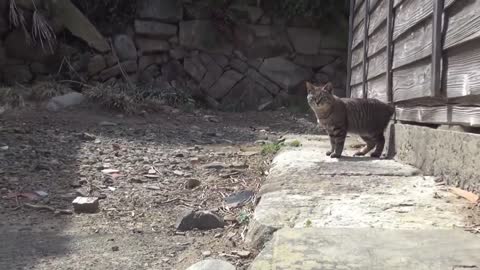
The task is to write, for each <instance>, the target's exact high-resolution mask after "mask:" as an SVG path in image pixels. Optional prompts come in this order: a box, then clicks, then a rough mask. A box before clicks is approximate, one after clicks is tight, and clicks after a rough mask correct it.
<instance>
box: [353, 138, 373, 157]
mask: <svg viewBox="0 0 480 270" xmlns="http://www.w3.org/2000/svg"><path fill="white" fill-rule="evenodd" d="M360 138H362V140H364V141H365V143H366V144H367V145H365V147H363V148H362V149H360V151H357V152H356V153H355V154H353V156H354V157H357V156H365V155H366V154H368V152H370V151H371V150H372V149H373V148H374V147H375V144H376V143H375V140H374V139H373V138H371V137H369V136H360Z"/></svg>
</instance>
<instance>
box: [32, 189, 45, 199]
mask: <svg viewBox="0 0 480 270" xmlns="http://www.w3.org/2000/svg"><path fill="white" fill-rule="evenodd" d="M34 193H35V194H37V195H38V196H40V197H42V198H45V197H48V193H47V192H45V191H42V190H37V191H35V192H34Z"/></svg>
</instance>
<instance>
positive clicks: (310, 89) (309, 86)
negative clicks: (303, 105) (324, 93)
mask: <svg viewBox="0 0 480 270" xmlns="http://www.w3.org/2000/svg"><path fill="white" fill-rule="evenodd" d="M305 85H306V86H307V92H308V93H309V94H310V93H314V92H315V85H313V84H312V83H311V82H306V83H305Z"/></svg>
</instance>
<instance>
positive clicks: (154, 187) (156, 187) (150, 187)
mask: <svg viewBox="0 0 480 270" xmlns="http://www.w3.org/2000/svg"><path fill="white" fill-rule="evenodd" d="M145 188H146V189H149V190H160V189H161V188H160V187H159V186H146V187H145Z"/></svg>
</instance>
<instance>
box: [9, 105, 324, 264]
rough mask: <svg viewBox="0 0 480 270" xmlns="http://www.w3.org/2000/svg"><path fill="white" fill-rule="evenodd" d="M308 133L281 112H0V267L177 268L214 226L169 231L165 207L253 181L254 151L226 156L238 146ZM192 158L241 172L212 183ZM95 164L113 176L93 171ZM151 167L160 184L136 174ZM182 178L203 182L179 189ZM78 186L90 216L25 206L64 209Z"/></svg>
mask: <svg viewBox="0 0 480 270" xmlns="http://www.w3.org/2000/svg"><path fill="white" fill-rule="evenodd" d="M314 131H315V128H314V125H313V124H312V122H311V121H310V119H309V120H306V119H304V118H303V119H302V118H299V117H298V116H294V115H292V114H291V113H288V112H285V111H279V112H265V113H245V114H216V115H215V116H206V115H205V112H198V113H196V114H185V113H180V112H169V113H163V114H158V115H157V114H155V115H148V116H146V117H135V118H124V117H118V116H117V115H115V114H110V113H105V112H98V111H96V110H90V111H88V110H85V109H83V110H75V111H68V112H63V113H58V114H52V113H48V112H43V111H42V112H38V111H37V112H34V111H29V112H22V113H15V114H8V115H3V116H1V118H0V147H1V150H0V198H1V200H0V206H1V209H0V243H2V244H1V245H0V269H98V268H104V269H129V268H131V267H141V268H143V269H149V268H150V267H152V269H153V268H154V267H162V268H156V269H174V268H171V266H172V265H183V264H182V262H183V263H184V264H186V263H188V256H189V255H188V254H186V253H188V252H186V251H188V250H189V249H194V250H195V249H197V250H196V252H198V248H201V247H202V246H204V245H205V243H206V242H205V241H207V242H208V241H210V242H215V241H217V240H215V239H216V238H217V237H216V236H214V234H216V235H218V234H219V233H220V234H221V233H222V231H220V232H218V231H214V232H212V235H211V237H210V238H208V239H206V240H205V241H200V240H191V239H189V238H188V236H189V234H187V235H176V234H175V233H174V230H172V223H174V221H175V220H174V219H175V216H176V215H177V213H178V212H179V211H180V210H182V209H184V208H185V207H190V208H191V207H193V208H201V209H212V208H215V207H217V208H218V207H219V206H220V205H221V201H219V200H220V199H221V196H213V195H212V194H217V195H218V194H220V193H221V194H225V193H229V192H232V190H235V189H236V188H237V187H239V188H252V189H254V188H258V181H259V179H260V178H261V177H259V176H258V175H256V174H255V170H260V169H261V166H260V165H261V164H256V165H254V164H255V163H262V162H261V160H262V158H261V157H258V158H250V157H247V156H246V157H238V155H236V154H234V153H236V152H238V151H239V150H242V149H240V148H242V147H245V146H247V147H251V148H252V149H254V148H255V147H256V146H255V145H254V142H255V141H256V140H258V139H262V140H264V139H267V140H268V139H271V138H272V137H278V136H280V135H282V134H284V133H311V132H314ZM255 149H257V150H258V147H257V148H255ZM230 150H231V151H230ZM242 151H243V150H242ZM247 151H248V149H247ZM197 159H198V162H199V163H200V164H204V163H208V162H213V161H223V162H234V161H236V160H240V161H245V162H247V163H249V162H250V164H252V165H251V166H250V167H252V168H253V169H252V170H251V171H246V172H236V171H235V170H233V169H231V170H229V171H228V172H229V173H235V174H233V175H240V176H238V177H237V176H235V177H232V176H230V177H227V178H224V179H223V180H222V179H220V178H219V177H218V173H217V174H215V173H212V172H209V171H204V170H201V169H199V166H198V165H197V164H194V161H196V160H197ZM257 165H258V166H259V167H258V168H256V167H255V166H257ZM105 168H111V169H118V170H119V173H118V174H110V175H105V174H104V173H102V172H101V170H102V169H105ZM152 168H154V169H155V170H156V171H155V173H154V174H156V175H157V176H158V178H159V179H160V180H159V179H153V178H152V179H146V178H145V174H147V173H148V171H149V170H152ZM150 173H151V172H150ZM257 173H258V172H257ZM187 178H198V179H201V180H202V182H203V183H204V184H202V187H201V188H198V189H195V190H193V191H186V190H185V189H184V188H183V183H184V180H185V179H187ZM229 185H231V186H229ZM38 191H40V193H38V194H40V195H38V194H37V195H35V194H34V193H35V192H38ZM41 192H46V193H47V194H48V196H45V197H42V196H41V194H42V193H41ZM82 193H84V194H85V193H86V194H87V195H88V194H90V195H93V196H99V197H101V198H104V199H103V200H102V201H101V210H100V212H99V213H97V214H94V215H77V214H74V215H63V214H55V213H53V212H51V211H49V210H40V209H36V208H32V207H28V206H29V205H30V206H32V205H33V206H40V205H48V206H49V207H53V208H54V209H71V201H72V200H73V198H75V197H76V196H78V195H79V194H82ZM32 196H33V197H32ZM175 198H177V200H175ZM178 198H180V199H178ZM199 199H201V200H200V201H199ZM169 201H172V202H174V203H173V204H171V203H168V202H169ZM165 202H167V203H165ZM234 227H235V226H232V228H234ZM230 229H231V228H229V229H228V230H230ZM192 234H193V236H196V235H197V234H199V235H201V236H205V235H208V234H203V233H199V232H193V233H192ZM237 237H240V236H239V235H238V236H237ZM225 241H226V240H225ZM230 241H231V239H230ZM220 242H221V241H220ZM226 242H227V243H228V241H226ZM208 243H209V242H208ZM219 245H220V244H219ZM220 248H222V247H220ZM118 249H120V251H121V252H120V253H118V252H117V251H118ZM212 249H214V250H215V247H212ZM179 262H180V263H179Z"/></svg>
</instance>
